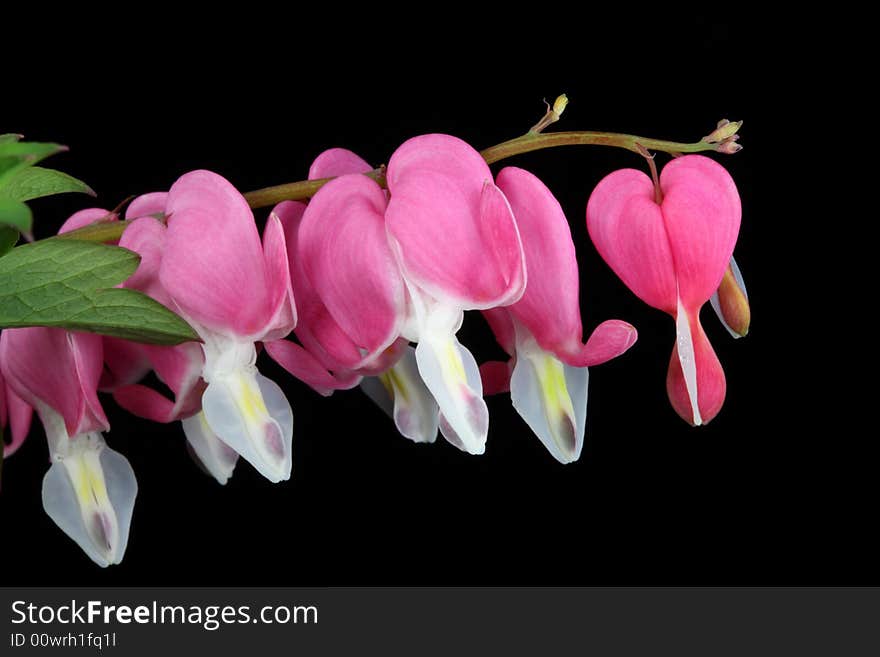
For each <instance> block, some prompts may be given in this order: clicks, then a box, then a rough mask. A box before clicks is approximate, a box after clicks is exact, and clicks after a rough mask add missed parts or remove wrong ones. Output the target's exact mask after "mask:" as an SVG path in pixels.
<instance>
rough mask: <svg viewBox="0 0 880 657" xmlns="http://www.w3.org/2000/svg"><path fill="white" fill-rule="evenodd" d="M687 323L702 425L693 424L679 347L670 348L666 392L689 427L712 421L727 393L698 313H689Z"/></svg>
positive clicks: (718, 365) (719, 367) (725, 384)
mask: <svg viewBox="0 0 880 657" xmlns="http://www.w3.org/2000/svg"><path fill="white" fill-rule="evenodd" d="M687 322H688V324H689V326H690V333H691V340H692V342H693V353H694V364H695V369H696V388H697V399H698V404H699V406H698V408H699V413H700V416H701V422H695V421H694V419H695V418H694V412H693V406H692V403H691V398H690V394H689V393H688V386H687V383H686V381H685V374H684V372H683V370H682V365H681V359H680V357H679V351H678V346H677V345H676V346H675V347H673V349H672V357H671V358H670V360H669V371H668V373H667V376H666V392H667V394H668V395H669V401H670V402H672V407H673V408H674V409H675V412H676V413H678V414H679V416H680V417H681V418H682V419H684V420H685V421H686V422H688V423H689V424H698V423H702V424H705V423H707V422H709V420H711V419H712V418H714V417H715V416H716V415H717V414H718V411H720V410H721V407H722V406H723V405H724V396H725V393H726V391H727V383H726V380H725V377H724V370H723V369H722V368H721V363H720V362H719V361H718V356H716V355H715V351H714V350H713V349H712V345H711V344H709V339H708V338H707V337H706V334H705V333H704V332H703V327H702V325H701V324H700V319H699V312H689V313H688V314H687Z"/></svg>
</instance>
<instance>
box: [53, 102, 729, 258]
mask: <svg viewBox="0 0 880 657" xmlns="http://www.w3.org/2000/svg"><path fill="white" fill-rule="evenodd" d="M563 98H564V101H562V100H560V99H563ZM567 103H568V99H567V98H565V96H564V95H563V96H560V97H559V98H557V100H556V102H555V103H554V105H553V107H552V108H550V109H548V112H547V114H546V115H545V118H544V119H542V120H541V121H540V122H539V123H538V124H537V125H535V126H533V127H532V128H531V129H530V130H529V132H527V133H526V134H524V135H521V136H519V137H516V138H514V139H510V140H508V141H505V142H502V143H500V144H496V145H494V146H490V147H489V148H487V149H485V150H483V151H480V155H482V156H483V159H484V160H486V163H487V164H494V163H495V162H500V161H501V160H506V159H507V158H510V157H514V156H516V155H522V154H523V153H531V152H533V151H540V150H544V149H546V148H557V147H559V146H611V147H615V148H623V149H625V150H628V151H631V152H633V153H636V154H639V155H641V154H643V151H644V150H645V149H647V150H651V151H662V152H664V153H669V154H671V155H674V156H678V155H681V154H684V153H701V152H705V151H714V152H716V153H725V154H733V153H736V152H738V151H739V150H740V149H741V148H742V147H741V146H740V145H739V144H737V143H736V141H737V139H738V137H739V135H737V134H736V131H737V130H739V128H740V126H741V125H742V121H736V122H733V123H730V122H727V120H726V119H723V120H722V121H721V122H719V124H718V128H716V130H715V131H713V132H712V133H710V134H709V135H706V136H705V137H703V138H702V139H701V140H700V141H697V142H693V143H682V142H676V141H667V140H664V139H651V138H649V137H640V136H638V135H627V134H622V133H617V132H596V131H589V130H586V131H568V132H550V133H544V132H541V131H540V130H543V129H544V128H545V127H547V126H549V125H550V124H551V123H555V122H556V121H558V120H559V117H560V115H561V114H562V111H563V110H564V109H565V105H567ZM548 117H549V119H548ZM364 175H366V176H367V177H369V178H372V179H373V180H375V181H376V182H377V183H379V185H380V186H381V187H385V186H386V183H385V167H384V166H381V167H379V168H377V169H374V170H372V171H369V172H367V173H365V174H364ZM330 180H332V178H320V179H317V180H300V181H297V182H292V183H285V184H283V185H273V186H271V187H263V188H262V189H256V190H254V191H251V192H247V193H246V194H244V197H245V199H246V200H247V202H248V205H250V207H251V208H253V209H256V208H265V207H270V206H274V205H276V204H278V203H281V202H282V201H303V200H306V199H309V198H311V197H312V196H314V195H315V194H316V193H317V191H318V190H319V189H321V187H323V186H324V185H325V184H327V183H328V182H329V181H330ZM128 225H129V222H126V221H119V222H112V223H107V224H99V225H92V226H87V227H85V228H81V229H79V230H75V231H71V232H69V233H66V234H65V235H63V236H60V237H61V238H63V239H79V240H87V241H90V242H113V241H117V240H119V238H120V237H121V236H122V233H123V231H124V230H125V229H126V227H127V226H128Z"/></svg>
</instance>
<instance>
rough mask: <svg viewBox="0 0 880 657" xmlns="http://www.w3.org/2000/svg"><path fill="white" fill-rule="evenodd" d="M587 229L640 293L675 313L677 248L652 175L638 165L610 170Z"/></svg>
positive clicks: (623, 277)
mask: <svg viewBox="0 0 880 657" xmlns="http://www.w3.org/2000/svg"><path fill="white" fill-rule="evenodd" d="M587 229H588V230H589V232H590V238H591V239H592V240H593V244H594V245H595V246H596V249H597V250H598V251H599V254H600V255H601V256H602V258H603V259H604V260H605V262H607V263H608V265H609V266H610V267H611V269H613V270H614V273H616V274H617V275H618V276H619V277H620V279H621V280H622V281H623V282H624V284H625V285H626V286H627V287H628V288H629V289H630V290H632V291H633V292H634V293H635V294H636V296H638V297H639V298H640V299H641V300H642V301H644V302H645V303H647V304H648V305H650V306H653V307H655V308H659V309H660V310H663V311H665V312H667V313H669V314H670V315H674V314H675V308H676V299H677V296H676V277H675V269H674V262H673V259H672V250H671V249H670V246H669V239H668V237H667V233H666V225H665V223H664V220H663V213H662V212H661V210H660V207H659V206H658V205H657V204H656V203H655V202H654V185H653V183H652V182H651V179H650V178H648V176H646V175H645V174H644V173H642V172H641V171H636V170H635V169H621V170H619V171H615V172H613V173H610V174H609V175H607V176H605V178H603V179H602V180H601V181H600V182H599V184H598V185H597V186H596V189H595V190H593V193H592V194H591V195H590V200H589V202H588V203H587Z"/></svg>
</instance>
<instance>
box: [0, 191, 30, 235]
mask: <svg viewBox="0 0 880 657" xmlns="http://www.w3.org/2000/svg"><path fill="white" fill-rule="evenodd" d="M0 194H2V193H0ZM33 223H34V218H33V215H32V214H31V209H30V208H29V207H28V206H26V205H25V204H24V203H22V202H21V201H14V200H12V199H9V198H3V197H2V195H0V224H3V225H6V226H12V227H13V228H15V229H16V230H18V231H19V232H20V233H24V234H25V235H30V232H31V226H32V225H33Z"/></svg>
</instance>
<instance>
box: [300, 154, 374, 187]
mask: <svg viewBox="0 0 880 657" xmlns="http://www.w3.org/2000/svg"><path fill="white" fill-rule="evenodd" d="M372 170H373V167H372V166H370V164H369V163H368V162H366V161H364V160H363V159H362V158H361V157H360V156H359V155H357V154H355V153H352V152H351V151H350V150H348V149H345V148H331V149H328V150H326V151H324V152H323V153H321V154H320V155H319V156H318V157H316V158H315V161H314V162H312V166H311V167H310V168H309V180H315V179H318V178H335V177H336V176H344V175H345V174H347V173H367V172H369V171H372Z"/></svg>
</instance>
